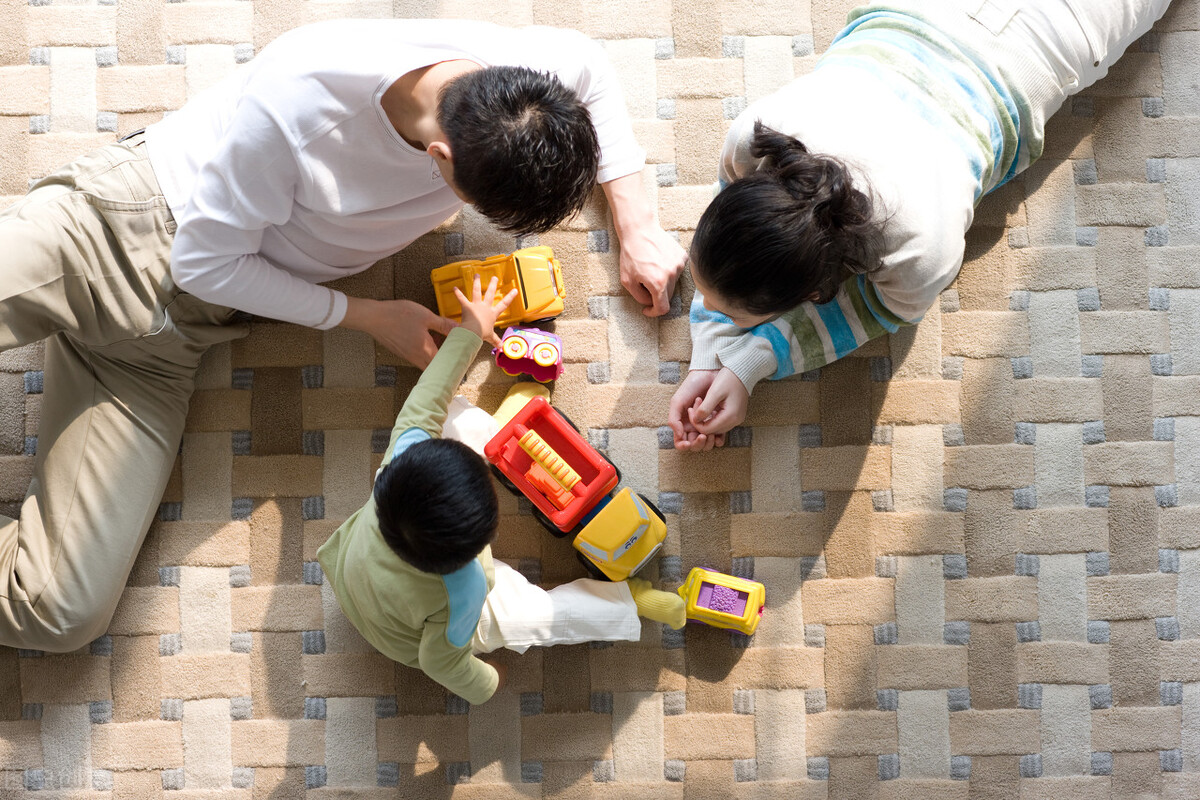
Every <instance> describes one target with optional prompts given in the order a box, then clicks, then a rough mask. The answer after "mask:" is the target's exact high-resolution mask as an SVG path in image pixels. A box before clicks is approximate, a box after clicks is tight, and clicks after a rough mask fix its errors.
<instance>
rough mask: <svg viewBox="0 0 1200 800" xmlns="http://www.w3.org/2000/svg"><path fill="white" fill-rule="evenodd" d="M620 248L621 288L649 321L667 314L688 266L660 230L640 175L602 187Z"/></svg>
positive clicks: (626, 176)
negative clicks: (639, 306)
mask: <svg viewBox="0 0 1200 800" xmlns="http://www.w3.org/2000/svg"><path fill="white" fill-rule="evenodd" d="M601 187H602V188H603V189H604V196H605V197H607V198H608V207H609V209H610V210H611V211H612V216H613V227H614V228H615V229H616V231H617V241H618V242H619V243H620V246H621V255H620V269H621V285H622V286H624V287H625V290H626V291H627V292H629V294H631V295H632V296H633V299H634V300H637V301H638V302H639V303H641V304H642V305H643V306H646V308H644V309H643V310H642V313H644V314H645V315H646V316H648V317H658V316H661V315H663V314H665V313H667V311H668V310H670V307H671V294H672V292H674V291H675V282H676V281H677V280H679V274H680V273H681V272H683V267H684V265H685V264H686V263H687V253H685V252H684V251H683V248H682V247H680V246H679V242H677V241H675V239H674V238H673V237H672V236H671V235H670V234H668V233H667V232H666V231H664V230H663V229H662V228H661V227H659V225H658V223H657V222H656V221H655V219H654V210H653V209H652V208H651V207H650V201H649V199H647V197H646V188H645V186H643V184H642V175H641V173H640V172H635V173H632V174H629V175H625V176H623V177H620V178H616V179H614V180H611V181H609V182H608V183H603V184H601Z"/></svg>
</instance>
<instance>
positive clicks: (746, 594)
mask: <svg viewBox="0 0 1200 800" xmlns="http://www.w3.org/2000/svg"><path fill="white" fill-rule="evenodd" d="M679 596H680V597H682V598H683V599H684V601H685V602H687V618H688V619H689V620H691V621H693V622H703V623H704V624H706V625H712V626H713V627H715V628H729V629H730V630H736V631H741V632H742V633H744V634H746V635H750V634H753V633H754V631H755V629H756V628H758V620H759V619H760V618H761V617H762V613H763V606H765V605H766V602H767V601H766V596H767V593H766V588H765V587H764V586H763V585H762V584H761V583H758V582H757V581H748V580H746V579H744V578H736V577H734V576H733V575H725V574H724V573H721V572H713V571H711V570H707V569H703V568H701V567H693V568H692V571H691V572H689V573H688V577H687V580H686V581H684V582H683V585H682V586H680V587H679Z"/></svg>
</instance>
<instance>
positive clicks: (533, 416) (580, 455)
mask: <svg viewBox="0 0 1200 800" xmlns="http://www.w3.org/2000/svg"><path fill="white" fill-rule="evenodd" d="M484 454H485V455H486V456H487V459H488V461H490V462H491V463H492V464H493V465H494V466H495V467H496V469H497V470H498V471H499V472H500V474H501V476H502V477H503V479H504V480H505V482H507V483H509V484H510V485H511V488H513V489H515V490H516V491H518V492H520V493H521V494H524V495H525V496H526V497H528V498H529V499H530V501H531V502H532V503H533V505H534V508H535V513H536V514H540V516H541V518H542V521H543V522H544V523H548V527H552V529H553V530H555V531H557V535H559V536H566V535H567V534H569V533H571V532H572V531H574V530H575V528H576V527H578V526H579V524H580V522H581V521H582V520H583V518H584V517H585V516H586V515H587V513H588V512H589V511H591V510H592V509H593V508H594V507H595V506H596V505H597V504H598V503H599V502H600V501H601V500H602V499H604V498H605V497H607V496H608V494H609V492H611V491H612V490H613V489H614V488H615V487H616V485H617V482H618V481H619V480H620V476H619V475H618V474H617V468H616V467H614V466H613V465H612V463H611V462H609V461H608V460H607V459H605V458H604V456H602V455H600V454H599V453H598V452H596V449H595V448H593V447H592V446H591V445H590V444H588V443H587V441H586V440H585V439H584V438H583V437H582V436H580V435H579V432H578V431H576V430H575V428H574V426H573V425H571V423H570V422H568V421H567V419H566V418H565V417H564V416H563V415H562V414H560V413H559V412H558V411H555V410H554V408H552V407H551V406H550V404H549V403H548V402H546V398H545V397H543V396H541V395H537V396H534V397H532V398H531V399H530V400H529V402H527V403H525V405H524V407H522V408H521V410H520V411H518V412H517V413H516V414H515V415H514V416H513V417H512V418H511V419H510V420H509V421H508V422H507V423H506V424H505V425H504V427H502V428H501V429H500V431H499V432H498V433H497V434H496V435H495V436H494V437H492V439H491V441H489V442H488V443H487V446H486V447H485V448H484Z"/></svg>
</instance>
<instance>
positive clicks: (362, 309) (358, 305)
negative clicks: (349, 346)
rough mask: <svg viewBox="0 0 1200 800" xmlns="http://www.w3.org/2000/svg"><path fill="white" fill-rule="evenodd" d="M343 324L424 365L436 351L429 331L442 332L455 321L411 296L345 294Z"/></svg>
mask: <svg viewBox="0 0 1200 800" xmlns="http://www.w3.org/2000/svg"><path fill="white" fill-rule="evenodd" d="M346 299H347V300H348V301H349V302H348V304H347V306H346V316H345V318H344V319H343V320H342V321H341V326H342V327H343V328H350V329H351V330H356V331H365V332H366V333H369V334H371V338H373V339H374V340H375V341H377V342H379V343H380V344H381V345H383V346H384V347H386V348H387V349H388V350H391V351H392V352H393V353H395V354H396V355H398V356H400V357H401V358H403V359H404V360H405V361H407V362H409V363H410V364H412V365H413V366H415V367H419V368H420V369H425V368H426V367H427V366H429V362H430V361H432V360H433V357H434V356H435V355H437V351H438V345H437V342H435V341H434V340H433V336H432V335H431V333H437V334H441V335H442V336H445V335H446V334H448V333H450V331H452V330H454V329H455V327H457V323H456V322H455V321H454V320H452V319H447V318H446V317H439V316H438V315H437V314H435V313H433V312H432V311H430V310H429V309H428V308H426V307H425V306H423V305H421V304H420V303H414V302H413V301H411V300H367V299H364V298H361V297H347V298H346Z"/></svg>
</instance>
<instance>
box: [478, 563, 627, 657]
mask: <svg viewBox="0 0 1200 800" xmlns="http://www.w3.org/2000/svg"><path fill="white" fill-rule="evenodd" d="M493 564H494V565H495V567H496V585H495V586H493V587H492V590H491V591H490V592H488V596H487V600H486V601H485V602H484V604H483V613H482V614H481V615H480V617H479V627H478V628H477V629H476V631H475V638H474V640H473V641H472V642H471V648H472V649H473V650H474V651H475V652H476V653H490V652H492V651H493V650H498V649H500V648H501V647H506V648H508V649H509V650H515V651H516V652H518V653H524V652H525V651H526V650H528V649H529V648H530V647H533V646H535V645H536V646H538V647H548V646H550V645H555V644H582V643H584V642H636V641H638V640H639V639H640V638H641V637H642V621H641V619H640V618H639V617H638V613H637V606H636V605H635V604H634V602H633V595H632V594H630V592H629V586H628V584H626V583H625V582H624V581H621V582H619V583H608V582H606V581H596V580H592V579H590V578H580V579H579V580H577V581H572V582H571V583H564V584H562V585H561V586H555V587H554V588H553V589H550V590H549V591H547V590H546V589H543V588H541V587H540V586H534V585H533V584H532V583H530V582H529V581H527V580H525V576H524V575H522V574H521V573H519V572H517V571H516V570H515V569H513V568H512V567H510V566H508V565H507V564H505V563H504V562H503V561H494V562H493Z"/></svg>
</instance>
